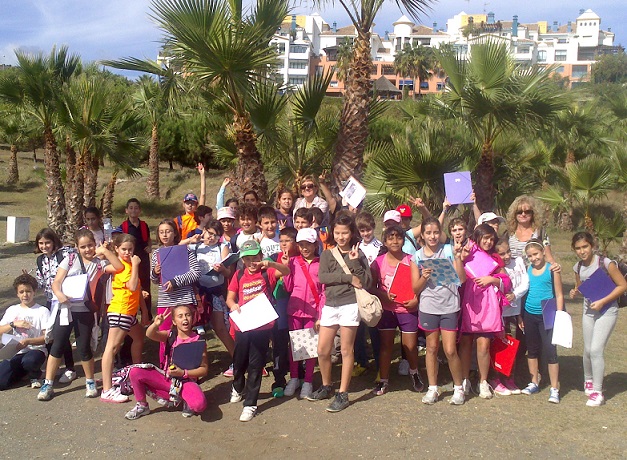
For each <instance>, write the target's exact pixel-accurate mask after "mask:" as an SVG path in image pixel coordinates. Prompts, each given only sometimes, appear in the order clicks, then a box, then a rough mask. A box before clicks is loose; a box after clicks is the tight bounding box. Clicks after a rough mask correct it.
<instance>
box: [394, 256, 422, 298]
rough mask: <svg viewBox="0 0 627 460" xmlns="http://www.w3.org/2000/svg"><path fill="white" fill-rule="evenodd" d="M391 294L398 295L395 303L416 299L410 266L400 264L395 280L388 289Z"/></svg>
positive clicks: (397, 267)
mask: <svg viewBox="0 0 627 460" xmlns="http://www.w3.org/2000/svg"><path fill="white" fill-rule="evenodd" d="M388 292H389V293H390V294H394V295H396V297H395V298H394V301H395V302H398V303H403V302H406V301H408V300H412V299H413V298H414V297H416V294H415V293H414V289H413V287H412V282H411V268H410V267H409V265H406V264H403V263H400V264H398V265H397V266H396V270H395V271H394V278H393V279H392V283H391V284H390V289H388Z"/></svg>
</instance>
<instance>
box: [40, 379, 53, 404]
mask: <svg viewBox="0 0 627 460" xmlns="http://www.w3.org/2000/svg"><path fill="white" fill-rule="evenodd" d="M53 396H54V390H53V389H52V385H50V384H49V383H44V384H43V385H42V386H41V390H39V393H38V394H37V400H39V401H50V400H51V399H52V397H53Z"/></svg>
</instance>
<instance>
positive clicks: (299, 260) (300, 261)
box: [296, 256, 320, 307]
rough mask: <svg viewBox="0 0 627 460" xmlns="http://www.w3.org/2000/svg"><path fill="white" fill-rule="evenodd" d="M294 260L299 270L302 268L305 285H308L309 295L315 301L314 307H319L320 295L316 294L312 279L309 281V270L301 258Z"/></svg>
mask: <svg viewBox="0 0 627 460" xmlns="http://www.w3.org/2000/svg"><path fill="white" fill-rule="evenodd" d="M296 260H297V261H298V263H299V264H300V268H302V270H303V273H304V274H305V278H306V279H307V284H309V289H311V293H312V294H313V296H314V299H315V300H316V307H318V306H320V294H318V290H317V289H316V284H315V283H314V281H313V279H311V274H310V273H309V269H308V268H307V262H305V261H304V260H303V256H298V257H296Z"/></svg>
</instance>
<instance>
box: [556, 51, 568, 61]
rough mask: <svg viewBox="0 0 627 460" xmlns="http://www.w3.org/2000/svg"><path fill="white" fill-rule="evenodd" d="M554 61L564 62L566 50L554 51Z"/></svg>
mask: <svg viewBox="0 0 627 460" xmlns="http://www.w3.org/2000/svg"><path fill="white" fill-rule="evenodd" d="M555 61H556V62H565V61H566V50H555Z"/></svg>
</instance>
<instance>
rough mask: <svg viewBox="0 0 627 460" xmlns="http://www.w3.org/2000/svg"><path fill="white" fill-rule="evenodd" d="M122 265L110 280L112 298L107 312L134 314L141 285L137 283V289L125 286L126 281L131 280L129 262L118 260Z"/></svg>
mask: <svg viewBox="0 0 627 460" xmlns="http://www.w3.org/2000/svg"><path fill="white" fill-rule="evenodd" d="M120 262H122V264H123V265H124V269H123V270H122V271H121V272H118V273H116V274H115V275H113V279H112V280H111V290H112V291H113V298H112V299H111V303H110V304H109V309H108V310H107V311H108V312H109V313H119V314H121V315H131V316H135V315H136V314H137V311H138V310H139V299H140V298H139V296H140V295H141V292H142V290H141V285H140V283H139V282H138V283H137V289H135V291H131V290H130V289H129V288H127V287H126V283H127V282H128V281H130V280H131V268H132V267H131V264H129V263H128V262H126V261H124V260H120Z"/></svg>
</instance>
